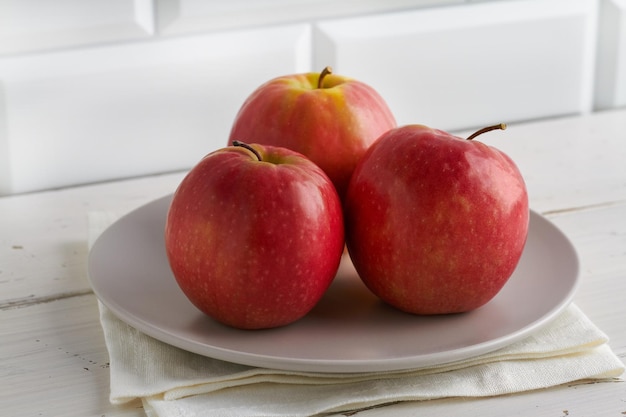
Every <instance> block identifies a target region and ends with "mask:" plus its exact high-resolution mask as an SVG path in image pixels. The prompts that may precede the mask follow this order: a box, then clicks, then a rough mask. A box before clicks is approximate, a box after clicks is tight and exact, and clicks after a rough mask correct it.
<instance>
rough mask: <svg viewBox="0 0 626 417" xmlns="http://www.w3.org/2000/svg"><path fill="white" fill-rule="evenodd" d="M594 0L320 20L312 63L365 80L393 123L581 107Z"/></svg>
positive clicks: (587, 87) (439, 122)
mask: <svg viewBox="0 0 626 417" xmlns="http://www.w3.org/2000/svg"><path fill="white" fill-rule="evenodd" d="M595 5H596V2H595V0H519V1H497V2H496V1H494V2H484V3H475V4H468V5H463V6H453V7H444V8H437V9H427V10H420V11H415V12H408V13H397V14H390V15H385V16H379V17H363V18H355V19H344V20H334V21H328V22H323V23H320V24H319V25H318V29H317V30H316V32H315V35H314V43H315V55H314V66H315V67H317V68H321V67H323V66H324V65H332V66H334V68H335V72H336V73H341V74H343V75H349V76H352V77H354V78H358V79H360V80H362V81H364V82H367V83H369V84H370V85H372V86H373V87H374V88H376V89H377V90H378V91H379V92H380V93H381V95H382V96H383V97H385V99H387V101H388V102H389V105H390V107H391V108H392V111H393V112H394V113H395V114H396V116H397V119H398V122H399V123H400V124H406V123H424V124H427V125H431V126H434V127H439V128H442V129H447V130H456V129H462V128H468V127H477V126H482V125H485V124H487V123H493V122H501V121H502V122H513V121H518V120H526V119H532V118H540V117H548V116H555V115H562V114H569V113H579V112H586V111H588V110H590V108H591V101H592V97H591V94H592V83H593V53H594V50H593V48H594V43H595V35H594V33H595V17H596V16H595Z"/></svg>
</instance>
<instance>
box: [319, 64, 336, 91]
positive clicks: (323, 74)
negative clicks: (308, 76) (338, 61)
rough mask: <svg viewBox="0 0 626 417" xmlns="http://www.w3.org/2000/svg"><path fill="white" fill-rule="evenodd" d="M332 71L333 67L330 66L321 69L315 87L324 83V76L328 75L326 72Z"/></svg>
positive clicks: (320, 86) (330, 72)
mask: <svg viewBox="0 0 626 417" xmlns="http://www.w3.org/2000/svg"><path fill="white" fill-rule="evenodd" d="M332 73H333V69H332V67H326V68H324V69H323V70H322V72H320V78H319V79H318V80H317V88H318V89H319V88H322V85H323V84H324V78H325V77H326V76H327V75H328V74H332Z"/></svg>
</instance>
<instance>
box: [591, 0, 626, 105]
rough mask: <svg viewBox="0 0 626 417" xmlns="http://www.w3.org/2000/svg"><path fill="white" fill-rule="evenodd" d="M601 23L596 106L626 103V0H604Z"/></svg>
mask: <svg viewBox="0 0 626 417" xmlns="http://www.w3.org/2000/svg"><path fill="white" fill-rule="evenodd" d="M599 22H600V24H599V26H598V66H597V69H596V92H595V107H596V109H607V108H612V107H621V106H626V0H603V1H602V2H601V6H600V19H599Z"/></svg>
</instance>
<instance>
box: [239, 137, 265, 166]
mask: <svg viewBox="0 0 626 417" xmlns="http://www.w3.org/2000/svg"><path fill="white" fill-rule="evenodd" d="M233 146H240V147H242V148H245V149H247V150H249V151H250V152H252V153H253V154H254V155H255V156H256V157H257V159H258V160H259V162H261V161H263V158H261V154H259V152H258V151H257V150H256V149H254V148H253V147H252V146H250V145H248V144H247V143H244V142H240V141H238V140H234V141H233Z"/></svg>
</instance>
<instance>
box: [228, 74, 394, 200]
mask: <svg viewBox="0 0 626 417" xmlns="http://www.w3.org/2000/svg"><path fill="white" fill-rule="evenodd" d="M394 127H396V121H395V118H394V116H393V114H392V113H391V111H390V110H389V108H388V107H387V104H386V103H385V101H384V100H383V99H382V97H381V96H380V95H379V94H378V93H377V92H376V91H375V90H374V89H373V88H372V87H370V86H369V85H367V84H365V83H363V82H360V81H357V80H354V79H351V78H348V77H343V76H340V75H335V74H332V73H331V71H330V68H328V67H327V68H326V69H325V70H324V71H322V72H321V73H307V74H294V75H287V76H282V77H278V78H275V79H273V80H270V81H268V82H266V83H265V84H263V85H261V86H260V87H259V88H257V89H256V90H255V91H254V92H253V93H252V94H251V95H250V96H249V97H248V98H247V100H246V101H245V102H244V103H243V105H242V107H241V109H240V110H239V113H238V114H237V116H236V118H235V120H234V123H233V126H232V130H231V132H230V142H229V143H232V141H234V140H246V141H249V142H255V143H261V144H266V145H273V146H281V147H285V148H289V149H293V150H295V151H297V152H300V153H302V154H304V155H305V156H307V157H308V158H309V159H311V160H312V161H313V162H315V163H316V164H317V165H319V166H320V167H321V168H322V169H323V170H324V171H325V172H326V173H327V174H328V176H329V177H330V179H331V180H332V181H333V183H334V184H335V187H336V188H337V191H338V193H339V196H340V197H341V198H343V195H344V193H345V190H346V188H347V186H348V182H349V181H350V176H351V175H352V171H353V170H354V167H355V166H356V164H357V162H358V161H359V159H361V156H363V154H364V153H365V151H366V150H367V148H368V147H369V146H370V145H371V144H372V143H373V142H374V140H376V138H378V137H379V136H380V135H381V134H383V133H384V132H386V131H387V130H389V129H391V128H394Z"/></svg>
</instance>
